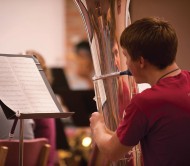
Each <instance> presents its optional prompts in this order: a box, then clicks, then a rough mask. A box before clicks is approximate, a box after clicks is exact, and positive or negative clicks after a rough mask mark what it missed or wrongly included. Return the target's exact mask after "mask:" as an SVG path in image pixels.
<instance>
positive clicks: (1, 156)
mask: <svg viewBox="0 0 190 166" xmlns="http://www.w3.org/2000/svg"><path fill="white" fill-rule="evenodd" d="M7 152H8V147H6V146H0V166H4V165H5V160H6V157H7Z"/></svg>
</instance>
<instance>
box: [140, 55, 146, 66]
mask: <svg viewBox="0 0 190 166" xmlns="http://www.w3.org/2000/svg"><path fill="white" fill-rule="evenodd" d="M139 64H140V68H144V66H145V59H144V58H143V57H142V56H141V57H140V59H139Z"/></svg>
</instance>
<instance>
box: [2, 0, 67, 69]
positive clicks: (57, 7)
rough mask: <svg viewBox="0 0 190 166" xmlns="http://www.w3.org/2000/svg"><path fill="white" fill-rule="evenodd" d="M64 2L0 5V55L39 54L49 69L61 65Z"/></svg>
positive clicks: (18, 0)
mask: <svg viewBox="0 0 190 166" xmlns="http://www.w3.org/2000/svg"><path fill="white" fill-rule="evenodd" d="M64 11H65V10H64V0H56V1H55V0H6V1H1V2H0V53H6V54H18V53H21V52H23V51H24V50H26V49H35V50H37V51H39V52H40V53H41V54H42V55H43V56H44V57H45V59H46V62H47V65H48V66H63V65H64V54H65V13H64Z"/></svg>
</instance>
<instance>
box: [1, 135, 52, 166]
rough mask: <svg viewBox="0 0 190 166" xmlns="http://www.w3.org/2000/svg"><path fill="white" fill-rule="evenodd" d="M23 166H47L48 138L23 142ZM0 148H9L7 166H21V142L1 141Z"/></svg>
mask: <svg viewBox="0 0 190 166" xmlns="http://www.w3.org/2000/svg"><path fill="white" fill-rule="evenodd" d="M23 142H24V143H23V166H47V161H48V157H49V150H50V145H49V144H48V140H47V139H46V138H36V139H32V140H24V141H23ZM0 146H6V147H8V153H7V158H6V160H5V166H13V165H14V166H18V165H19V140H11V141H9V140H0Z"/></svg>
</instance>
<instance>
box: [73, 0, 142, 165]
mask: <svg viewBox="0 0 190 166" xmlns="http://www.w3.org/2000/svg"><path fill="white" fill-rule="evenodd" d="M74 2H75V4H76V6H77V7H78V10H79V12H80V14H81V16H82V19H83V22H84V25H85V29H86V32H87V35H88V40H89V44H90V47H91V53H92V60H93V66H94V71H95V76H94V77H93V78H92V80H93V83H94V90H95V100H96V105H97V109H98V111H99V112H101V113H102V114H103V117H104V120H105V124H106V126H107V127H108V128H109V129H110V130H112V131H115V130H116V129H117V126H118V124H119V122H120V120H121V119H122V116H123V113H124V111H125V108H126V106H127V105H128V104H129V102H130V100H131V98H132V97H133V95H135V94H136V93H138V88H137V85H136V83H135V81H134V79H133V77H132V76H131V75H132V74H131V73H130V71H129V70H126V68H127V66H126V63H125V61H126V60H125V56H124V55H123V53H122V49H121V46H120V44H119V38H120V35H121V33H122V31H123V30H124V29H125V27H126V26H128V24H129V23H130V14H129V3H130V0H103V1H101V0H74ZM120 76H122V77H120ZM97 153H98V154H97ZM98 156H101V153H100V152H99V151H98V152H97V149H96V155H92V158H91V161H96V159H97V158H98ZM99 158H100V157H99ZM101 159H102V162H101V164H100V163H99V165H103V166H105V165H112V166H126V165H127V166H141V153H140V148H139V146H135V147H134V148H133V150H132V151H131V152H130V153H129V154H126V156H124V157H123V158H122V159H121V160H119V161H117V162H111V161H109V160H108V159H106V156H104V157H102V158H101ZM90 163H92V162H90ZM89 165H93V166H95V165H97V164H95V163H93V164H89Z"/></svg>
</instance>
